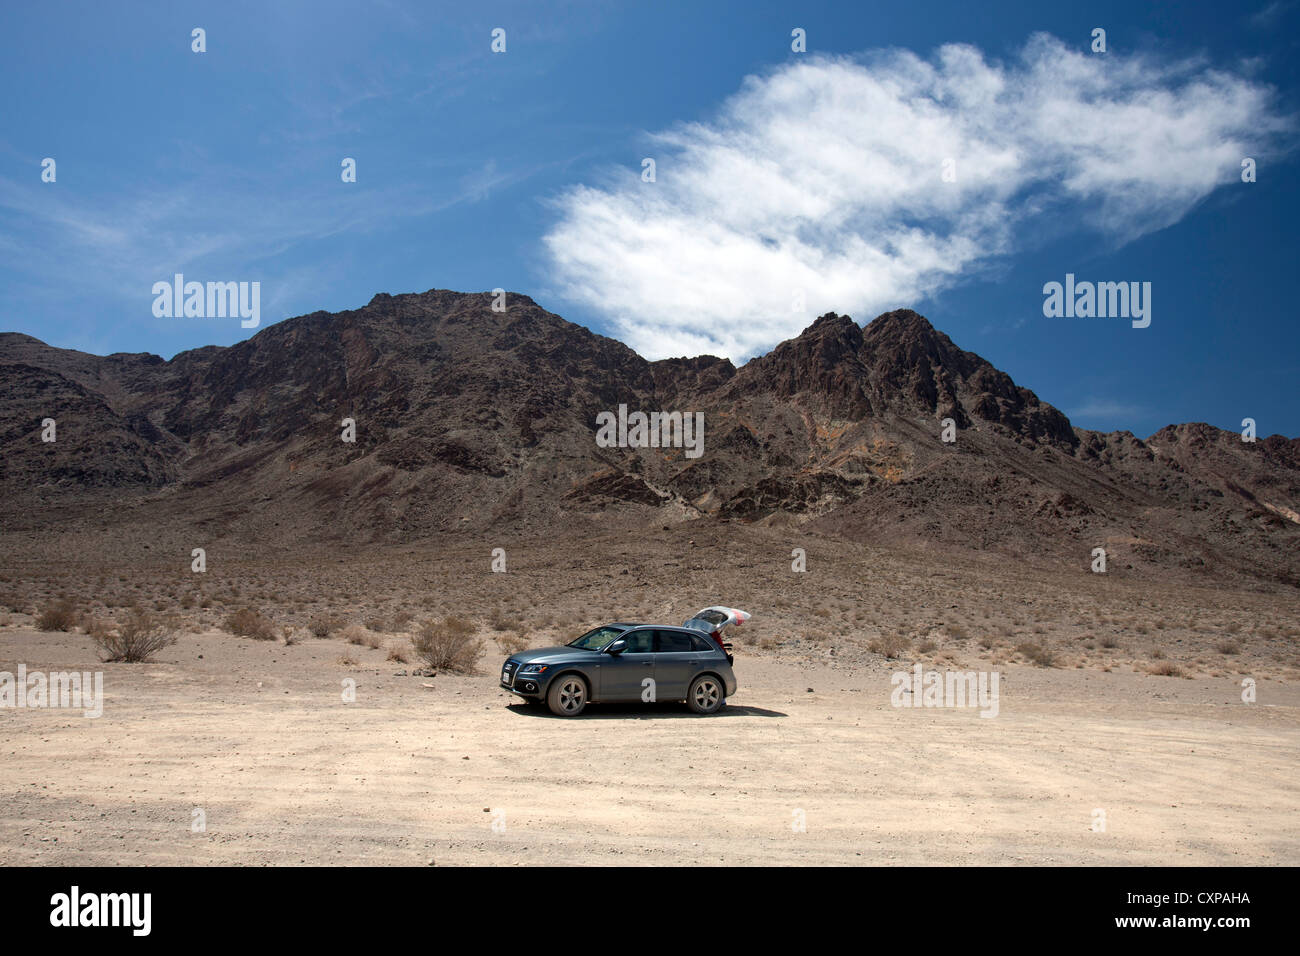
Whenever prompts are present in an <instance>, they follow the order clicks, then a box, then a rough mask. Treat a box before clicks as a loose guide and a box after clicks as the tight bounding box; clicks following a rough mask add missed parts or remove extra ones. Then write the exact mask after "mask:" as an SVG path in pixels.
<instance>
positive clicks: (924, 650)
mask: <svg viewBox="0 0 1300 956" xmlns="http://www.w3.org/2000/svg"><path fill="white" fill-rule="evenodd" d="M937 646H938V645H937V644H935V643H934V641H932V640H931V639H930V638H928V637H927V638H924V639H922V641H921V643H919V644H917V645H916V653H918V654H929V653H930V652H931V651H932V650H934V649H935V648H936V647H937Z"/></svg>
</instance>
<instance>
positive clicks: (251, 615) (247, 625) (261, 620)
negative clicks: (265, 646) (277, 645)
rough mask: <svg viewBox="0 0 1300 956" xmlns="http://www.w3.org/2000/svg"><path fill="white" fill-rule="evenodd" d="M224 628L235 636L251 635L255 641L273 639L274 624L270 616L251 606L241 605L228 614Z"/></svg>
mask: <svg viewBox="0 0 1300 956" xmlns="http://www.w3.org/2000/svg"><path fill="white" fill-rule="evenodd" d="M226 630H227V631H229V632H230V633H231V634H234V635H235V636H236V637H251V638H252V639H253V640H255V641H273V640H275V625H274V624H272V623H271V620H270V618H268V617H266V616H265V615H263V614H262V613H261V612H260V611H255V610H253V608H251V607H241V608H240V609H239V610H238V611H235V612H234V613H233V614H231V615H229V616H228V617H227V618H226Z"/></svg>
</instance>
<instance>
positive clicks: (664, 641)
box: [659, 631, 699, 653]
mask: <svg viewBox="0 0 1300 956" xmlns="http://www.w3.org/2000/svg"><path fill="white" fill-rule="evenodd" d="M695 650H699V648H697V647H696V646H695V641H694V640H693V639H692V638H691V635H689V634H683V633H681V632H680V631H659V651H660V653H672V652H674V651H695Z"/></svg>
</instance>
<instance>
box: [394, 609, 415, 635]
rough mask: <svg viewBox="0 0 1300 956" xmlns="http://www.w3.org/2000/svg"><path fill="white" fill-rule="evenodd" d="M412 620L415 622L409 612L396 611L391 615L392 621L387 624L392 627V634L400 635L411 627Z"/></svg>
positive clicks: (413, 616)
mask: <svg viewBox="0 0 1300 956" xmlns="http://www.w3.org/2000/svg"><path fill="white" fill-rule="evenodd" d="M413 620H415V615H414V614H412V613H411V612H410V611H398V612H397V613H396V614H394V615H393V619H392V621H390V622H389V623H390V624H391V625H392V628H393V633H394V634H401V633H402V632H403V631H405V630H406V629H407V628H408V627H410V626H411V622H412V621H413Z"/></svg>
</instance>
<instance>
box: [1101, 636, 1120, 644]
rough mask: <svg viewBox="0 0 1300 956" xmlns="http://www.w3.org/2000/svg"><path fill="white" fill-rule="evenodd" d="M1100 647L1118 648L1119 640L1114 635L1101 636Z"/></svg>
mask: <svg viewBox="0 0 1300 956" xmlns="http://www.w3.org/2000/svg"><path fill="white" fill-rule="evenodd" d="M1101 646H1102V647H1119V638H1117V637H1116V636H1115V635H1114V634H1103V635H1102V636H1101Z"/></svg>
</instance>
